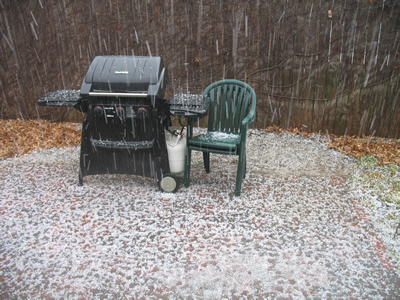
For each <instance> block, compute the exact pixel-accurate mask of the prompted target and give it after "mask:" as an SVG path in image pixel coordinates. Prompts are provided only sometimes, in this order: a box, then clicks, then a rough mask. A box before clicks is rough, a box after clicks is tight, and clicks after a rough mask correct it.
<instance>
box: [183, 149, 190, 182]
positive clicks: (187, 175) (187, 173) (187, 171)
mask: <svg viewBox="0 0 400 300" xmlns="http://www.w3.org/2000/svg"><path fill="white" fill-rule="evenodd" d="M191 155H192V150H190V149H189V148H187V151H186V155H185V172H184V176H183V177H184V179H183V181H184V184H185V187H189V185H190V160H191Z"/></svg>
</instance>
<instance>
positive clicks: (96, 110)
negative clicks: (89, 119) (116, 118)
mask: <svg viewBox="0 0 400 300" xmlns="http://www.w3.org/2000/svg"><path fill="white" fill-rule="evenodd" d="M94 115H95V116H96V117H101V116H102V115H103V108H102V107H101V106H96V107H95V108H94Z"/></svg>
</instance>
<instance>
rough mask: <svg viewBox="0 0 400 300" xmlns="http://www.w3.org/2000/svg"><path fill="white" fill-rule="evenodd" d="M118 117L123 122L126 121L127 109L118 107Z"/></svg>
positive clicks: (116, 111)
mask: <svg viewBox="0 0 400 300" xmlns="http://www.w3.org/2000/svg"><path fill="white" fill-rule="evenodd" d="M115 113H116V114H117V117H118V118H120V119H121V121H123V120H125V109H124V108H123V107H122V106H118V107H117V109H116V110H115Z"/></svg>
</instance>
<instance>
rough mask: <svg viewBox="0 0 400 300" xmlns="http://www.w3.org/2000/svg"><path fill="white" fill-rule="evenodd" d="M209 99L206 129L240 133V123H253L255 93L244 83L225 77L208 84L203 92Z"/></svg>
mask: <svg viewBox="0 0 400 300" xmlns="http://www.w3.org/2000/svg"><path fill="white" fill-rule="evenodd" d="M203 95H204V96H208V97H209V99H210V105H209V112H208V131H221V132H226V133H236V134H237V133H240V127H241V123H242V122H243V121H246V122H248V126H250V125H251V124H253V122H254V118H255V113H256V101H257V98H256V94H255V92H254V90H253V89H252V88H251V87H250V86H249V85H248V84H246V83H244V82H242V81H239V80H234V79H227V80H221V81H217V82H214V83H212V84H210V85H209V86H208V87H207V88H206V89H205V90H204V92H203Z"/></svg>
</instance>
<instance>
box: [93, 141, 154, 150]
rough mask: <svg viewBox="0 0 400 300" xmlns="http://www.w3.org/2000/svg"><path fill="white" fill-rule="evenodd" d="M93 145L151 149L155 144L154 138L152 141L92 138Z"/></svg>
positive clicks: (108, 147)
mask: <svg viewBox="0 0 400 300" xmlns="http://www.w3.org/2000/svg"><path fill="white" fill-rule="evenodd" d="M90 142H91V143H92V145H93V147H95V148H96V147H97V148H106V149H135V150H137V149H151V148H153V145H154V140H151V141H134V142H125V141H103V140H95V139H90Z"/></svg>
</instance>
